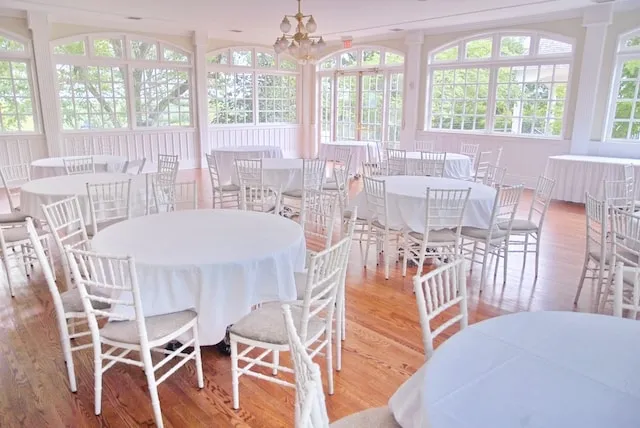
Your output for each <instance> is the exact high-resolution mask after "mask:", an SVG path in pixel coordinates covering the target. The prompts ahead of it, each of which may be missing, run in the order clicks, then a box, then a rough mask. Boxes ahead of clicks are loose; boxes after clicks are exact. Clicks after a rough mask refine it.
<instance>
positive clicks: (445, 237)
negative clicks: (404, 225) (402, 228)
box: [409, 229, 456, 242]
mask: <svg viewBox="0 0 640 428" xmlns="http://www.w3.org/2000/svg"><path fill="white" fill-rule="evenodd" d="M409 236H411V237H412V238H414V239H419V240H422V239H424V235H423V234H422V233H418V232H409ZM455 240H456V233H455V232H454V231H453V230H451V229H441V230H430V231H429V242H454V241H455Z"/></svg>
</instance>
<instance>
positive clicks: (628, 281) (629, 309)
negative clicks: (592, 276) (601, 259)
mask: <svg viewBox="0 0 640 428" xmlns="http://www.w3.org/2000/svg"><path fill="white" fill-rule="evenodd" d="M615 269H616V270H615V276H614V281H613V282H614V286H613V315H614V316H617V317H626V318H630V319H633V320H638V315H639V314H640V267H638V266H625V265H624V264H623V263H622V262H619V263H617V264H616V268H615Z"/></svg>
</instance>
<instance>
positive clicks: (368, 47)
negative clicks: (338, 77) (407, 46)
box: [316, 45, 407, 74]
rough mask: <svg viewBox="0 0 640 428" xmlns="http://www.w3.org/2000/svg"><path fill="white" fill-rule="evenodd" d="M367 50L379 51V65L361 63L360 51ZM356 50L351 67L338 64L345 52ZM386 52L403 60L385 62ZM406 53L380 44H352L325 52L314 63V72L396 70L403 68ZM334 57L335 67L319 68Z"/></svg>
mask: <svg viewBox="0 0 640 428" xmlns="http://www.w3.org/2000/svg"><path fill="white" fill-rule="evenodd" d="M369 50H374V51H380V60H381V62H382V64H379V65H362V51H369ZM353 51H356V52H357V55H356V65H354V66H351V67H344V68H343V67H342V66H341V65H340V56H341V55H342V54H343V53H345V52H353ZM387 52H388V53H392V54H395V55H401V56H402V57H403V58H404V59H405V61H403V62H402V64H385V59H386V54H387ZM406 56H407V55H406V53H404V52H402V51H399V50H397V49H391V48H385V47H382V46H375V45H362V46H354V47H351V48H346V49H340V50H337V51H334V52H331V53H330V54H327V55H326V56H324V57H322V58H321V59H319V60H318V61H317V63H316V72H317V73H318V74H321V73H325V74H327V73H329V74H331V73H333V72H335V71H336V70H338V71H344V72H348V71H367V70H371V69H378V70H386V69H393V70H398V69H403V70H404V64H405V62H406ZM331 58H334V59H335V63H336V65H335V67H333V68H320V65H321V64H322V63H323V62H325V61H327V60H328V59H331Z"/></svg>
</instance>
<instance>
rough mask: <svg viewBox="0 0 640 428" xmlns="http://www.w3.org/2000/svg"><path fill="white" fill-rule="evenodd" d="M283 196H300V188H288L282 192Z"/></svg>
mask: <svg viewBox="0 0 640 428" xmlns="http://www.w3.org/2000/svg"><path fill="white" fill-rule="evenodd" d="M282 194H283V195H284V196H289V197H290V198H302V189H295V190H288V191H286V192H282Z"/></svg>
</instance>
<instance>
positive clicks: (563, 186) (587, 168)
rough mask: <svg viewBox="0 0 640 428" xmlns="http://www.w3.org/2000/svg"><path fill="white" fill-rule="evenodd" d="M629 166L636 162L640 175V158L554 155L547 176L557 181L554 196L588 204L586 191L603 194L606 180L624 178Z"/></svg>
mask: <svg viewBox="0 0 640 428" xmlns="http://www.w3.org/2000/svg"><path fill="white" fill-rule="evenodd" d="M625 165H633V166H634V170H635V176H636V178H637V179H638V178H640V159H625V158H607V157H600V156H578V155H561V156H550V157H549V159H548V160H547V167H546V171H545V175H546V176H547V177H549V178H552V179H554V180H555V181H556V185H555V187H554V189H553V198H554V199H559V200H561V201H568V202H578V203H584V202H585V197H584V194H585V192H589V193H590V194H592V195H594V196H596V197H603V195H602V192H603V190H602V182H603V180H622V179H623V177H624V166H625Z"/></svg>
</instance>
